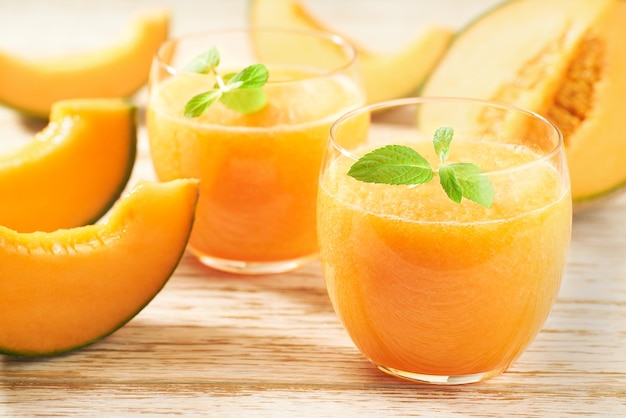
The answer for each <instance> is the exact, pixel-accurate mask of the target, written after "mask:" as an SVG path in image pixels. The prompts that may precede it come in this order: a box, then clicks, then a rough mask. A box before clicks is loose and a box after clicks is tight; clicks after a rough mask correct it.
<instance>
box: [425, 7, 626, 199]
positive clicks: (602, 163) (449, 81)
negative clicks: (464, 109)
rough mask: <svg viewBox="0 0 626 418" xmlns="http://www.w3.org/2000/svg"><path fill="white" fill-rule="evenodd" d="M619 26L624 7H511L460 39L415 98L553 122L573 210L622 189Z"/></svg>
mask: <svg viewBox="0 0 626 418" xmlns="http://www.w3.org/2000/svg"><path fill="white" fill-rule="evenodd" d="M624 22H626V1H623V0H550V1H549V2H546V1H542V0H510V1H508V2H505V3H504V4H502V5H500V6H499V7H497V8H495V9H493V10H491V11H490V12H487V13H485V14H484V15H482V16H481V17H480V18H478V19H477V20H475V21H474V22H473V23H471V24H470V25H469V26H467V27H466V28H465V29H463V30H462V31H461V32H460V33H459V34H458V36H457V38H456V39H455V41H454V42H453V43H452V45H451V46H450V48H449V50H448V51H447V53H446V54H445V56H444V58H443V59H442V60H441V62H440V64H439V65H438V66H437V67H436V69H435V70H434V71H433V73H432V74H431V75H430V77H429V79H428V81H427V82H426V83H425V85H424V87H423V89H422V90H421V95H423V96H466V97H476V98H482V99H489V100H496V101H504V102H509V103H514V104H516V105H519V106H522V107H525V108H528V109H530V110H533V111H535V112H538V113H540V114H543V115H544V116H547V117H548V118H550V119H552V120H553V121H554V122H555V123H556V124H557V126H558V127H559V128H560V129H561V131H562V132H563V136H564V141H565V147H566V154H567V160H568V165H569V171H570V176H571V181H572V195H573V199H574V202H575V203H576V204H577V205H579V204H580V203H582V202H584V201H589V200H592V199H595V198H597V197H599V196H602V195H606V194H607V193H609V192H610V191H613V190H615V189H618V188H620V187H622V186H623V185H624V184H625V183H626V164H624V162H623V161H624V159H625V158H626V140H625V134H626V128H624V120H623V119H624V118H623V116H622V112H621V108H622V101H623V98H624V97H625V96H626V77H624V74H626V54H625V53H624V48H623V42H624V39H626V25H624ZM483 116H484V115H483ZM478 122H479V121H478V118H477V123H478ZM495 122H496V121H493V120H490V119H489V118H488V117H482V120H481V121H480V123H485V124H493V123H495Z"/></svg>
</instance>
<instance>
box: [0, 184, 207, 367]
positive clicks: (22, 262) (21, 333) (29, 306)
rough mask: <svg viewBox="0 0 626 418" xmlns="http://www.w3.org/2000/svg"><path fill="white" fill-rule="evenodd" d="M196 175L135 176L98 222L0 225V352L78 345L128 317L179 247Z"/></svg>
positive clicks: (39, 352)
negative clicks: (31, 227) (138, 179)
mask: <svg viewBox="0 0 626 418" xmlns="http://www.w3.org/2000/svg"><path fill="white" fill-rule="evenodd" d="M197 196H198V182H197V181H196V180H192V179H180V180H173V181H170V182H164V183H157V182H142V183H139V184H138V185H137V186H136V187H135V188H134V189H133V190H132V191H131V192H130V193H129V194H128V195H126V196H124V197H123V198H122V199H120V200H119V201H118V204H117V205H116V206H115V207H114V209H113V210H112V212H111V215H110V217H109V218H108V220H107V222H106V223H105V224H100V225H87V226H83V227H79V228H72V229H63V230H57V231H54V232H50V233H45V232H34V233H18V232H15V231H14V230H12V229H9V228H5V227H1V226H0V330H2V332H0V352H2V353H5V354H14V355H21V356H43V355H53V354H58V353H64V352H68V351H71V350H75V349H78V348H80V347H84V346H86V345H88V344H91V343H93V342H95V341H98V340H100V339H102V338H104V337H105V336H107V335H109V334H111V333H112V332H114V331H115V330H117V329H119V328H120V327H121V326H123V325H124V324H126V323H127V322H128V321H130V320H131V319H132V318H133V317H134V316H135V315H136V314H137V313H139V312H140V311H141V310H142V309H143V308H144V307H145V306H146V305H147V304H148V303H149V302H150V301H151V300H152V298H153V297H154V296H155V295H156V294H157V293H158V292H159V291H160V290H161V288H162V287H163V286H164V285H165V283H166V282H167V280H168V278H169V277H170V276H171V275H172V273H173V272H174V270H175V268H176V266H177V265H178V263H179V261H180V258H181V256H182V255H183V253H184V251H185V248H186V244H187V240H188V239H189V233H190V231H191V227H192V223H193V217H194V212H195V207H196V202H197Z"/></svg>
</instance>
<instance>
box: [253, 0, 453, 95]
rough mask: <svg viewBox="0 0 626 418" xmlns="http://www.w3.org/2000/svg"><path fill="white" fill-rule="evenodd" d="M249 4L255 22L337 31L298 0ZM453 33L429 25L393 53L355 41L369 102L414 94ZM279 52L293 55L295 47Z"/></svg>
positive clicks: (261, 0)
mask: <svg viewBox="0 0 626 418" xmlns="http://www.w3.org/2000/svg"><path fill="white" fill-rule="evenodd" d="M249 4H250V10H249V21H250V23H251V24H252V25H257V26H270V27H271V26H277V27H291V28H298V29H309V30H317V31H327V32H328V31H330V32H335V33H336V32H337V31H336V30H333V29H330V28H327V27H326V25H325V24H324V23H322V22H321V21H319V20H318V19H316V18H315V17H314V16H313V15H312V13H311V12H310V11H309V10H307V9H306V8H305V7H304V5H303V4H302V3H301V2H299V1H298V0H250V3H249ZM453 34H454V30H452V29H450V28H448V27H445V26H430V27H425V28H423V29H422V32H421V33H419V34H418V35H417V36H416V37H415V39H414V40H413V41H412V42H410V43H409V44H408V45H407V46H406V47H405V48H404V49H403V50H402V51H400V52H397V53H390V54H379V53H375V52H371V51H370V50H368V49H367V48H365V47H363V46H361V45H358V44H356V43H355V42H354V41H351V43H353V44H354V45H355V47H356V48H357V50H358V52H359V61H360V64H361V71H362V73H363V80H364V84H365V91H366V95H367V101H368V102H369V103H374V102H378V101H382V100H387V99H393V98H398V97H403V96H407V95H410V94H411V93H414V92H415V91H416V89H417V88H418V86H419V85H420V84H421V83H422V82H423V81H424V79H425V77H426V76H427V74H429V73H430V71H431V70H432V68H433V67H434V66H435V64H436V63H437V61H438V60H439V59H440V57H441V56H442V54H443V53H444V51H445V50H446V48H447V46H448V44H449V43H450V41H451V39H452V36H453ZM344 37H345V35H344ZM276 52H277V53H282V54H290V53H293V50H290V49H283V50H281V51H276ZM310 53H311V54H314V53H315V51H313V50H311V51H310Z"/></svg>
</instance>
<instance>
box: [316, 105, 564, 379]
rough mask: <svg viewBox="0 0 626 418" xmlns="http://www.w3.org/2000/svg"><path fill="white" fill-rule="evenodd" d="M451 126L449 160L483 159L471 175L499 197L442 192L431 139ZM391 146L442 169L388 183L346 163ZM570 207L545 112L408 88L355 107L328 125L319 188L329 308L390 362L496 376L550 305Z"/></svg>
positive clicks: (380, 361)
mask: <svg viewBox="0 0 626 418" xmlns="http://www.w3.org/2000/svg"><path fill="white" fill-rule="evenodd" d="M381 112H382V114H381ZM370 118H371V119H373V120H375V121H376V123H374V124H372V125H371V128H370V129H369V131H368V132H367V133H365V134H363V135H361V136H360V137H355V135H354V133H353V132H352V126H351V125H353V124H355V123H356V124H360V123H362V122H361V121H359V119H370ZM441 127H449V128H452V130H453V132H454V136H453V139H452V141H451V142H450V143H449V152H448V153H447V155H446V164H448V167H450V166H451V165H452V166H453V165H454V164H457V163H473V164H474V165H476V166H477V167H479V168H480V169H481V173H480V174H477V176H478V177H472V179H473V180H476V179H478V178H480V179H481V181H483V180H485V181H488V183H489V184H490V185H491V190H492V192H493V194H492V196H491V197H492V199H491V200H490V201H489V202H482V203H481V204H479V203H476V201H474V200H472V199H469V198H466V197H465V195H463V197H462V198H461V199H460V203H457V201H453V200H451V198H450V197H449V196H448V194H447V192H446V191H444V188H443V187H442V182H441V177H442V174H441V173H442V171H441V170H439V169H438V167H440V166H441V164H442V163H441V161H442V160H440V158H439V154H438V153H437V152H436V147H435V144H434V140H433V138H434V133H435V132H436V131H437V130H438V129H439V128H441ZM387 145H394V146H395V145H402V146H406V147H409V148H411V149H413V150H417V151H418V152H419V154H420V155H421V156H422V157H423V158H424V159H425V160H426V161H428V162H429V163H430V166H431V167H432V171H433V173H432V180H430V181H428V182H425V183H422V184H419V185H415V184H386V183H384V182H370V181H364V180H362V179H358V178H355V177H354V176H353V175H348V173H349V172H350V173H352V171H351V168H352V167H353V166H354V165H355V163H356V162H357V161H358V160H359V159H360V158H361V157H363V156H364V155H366V154H367V153H369V152H370V151H372V150H376V149H380V148H381V147H384V146H387ZM394 149H395V148H394ZM370 155H373V154H370ZM379 160H380V161H382V165H384V166H385V167H386V169H387V170H388V172H385V173H380V172H379V173H378V174H379V175H381V176H382V178H385V176H387V177H396V178H398V179H399V178H400V177H402V176H404V175H406V173H401V172H400V171H397V168H398V167H397V166H404V165H406V164H405V163H406V162H403V161H399V162H398V161H395V160H394V162H391V161H387V160H384V159H382V157H381V158H379ZM376 163H377V162H376V161H374V165H375V164H376ZM394 165H396V167H394ZM456 167H460V166H456ZM370 168H371V167H365V168H364V169H365V170H366V171H367V170H368V169H370ZM394 170H396V171H394ZM426 171H428V170H426ZM390 173H391V174H390ZM458 174H459V178H462V175H463V173H462V172H461V171H459V172H458ZM400 180H401V179H400ZM448 180H449V178H448V177H447V180H446V181H448ZM466 180H467V179H466ZM469 183H471V184H469ZM468 184H469V185H468ZM476 184H477V183H472V182H471V181H467V182H466V184H465V185H464V187H468V188H471V187H473V186H472V185H474V186H475V185H476ZM470 192H471V191H470ZM487 200H489V199H487ZM571 211H572V209H571V195H570V183H569V178H568V172H567V167H566V161H565V156H564V149H563V144H562V138H561V134H560V132H559V130H558V129H557V128H556V127H555V126H554V125H553V124H552V123H551V122H550V121H548V120H546V119H544V118H543V117H541V116H539V115H537V114H534V113H531V112H528V111H525V110H523V109H519V108H515V107H512V106H507V105H504V104H497V103H491V102H484V101H477V100H471V99H457V98H412V99H401V100H396V101H391V102H386V103H379V104H374V105H370V106H367V107H363V108H361V109H359V110H356V111H353V112H350V113H348V114H346V115H344V116H342V117H341V118H340V119H339V120H338V121H337V122H336V123H335V124H334V125H333V127H332V128H331V133H330V142H329V145H328V150H327V153H326V156H325V161H324V164H323V169H322V174H321V177H320V192H319V195H318V234H319V245H320V256H321V261H322V268H323V273H324V277H325V282H326V285H327V290H328V293H329V295H330V299H331V301H332V304H333V307H334V309H335V311H336V313H337V314H338V316H339V318H340V319H341V321H342V323H343V325H344V327H345V329H346V330H347V332H348V334H349V335H350V337H351V339H352V340H353V341H354V343H355V345H356V346H357V347H358V348H359V350H360V351H361V352H362V353H363V354H364V355H365V356H366V357H367V358H368V359H369V360H370V361H371V362H372V363H373V364H375V365H376V366H377V367H378V368H379V369H381V370H383V371H385V372H387V373H389V374H392V375H395V376H399V377H403V378H406V379H410V380H413V381H419V382H427V383H433V384H463V383H473V382H479V381H482V380H485V379H488V378H490V377H493V376H496V375H498V374H500V373H502V372H504V371H505V370H506V369H507V368H508V367H509V366H510V365H511V363H512V362H513V361H514V360H515V359H516V358H517V357H518V356H520V355H521V354H522V353H523V352H524V350H525V349H526V348H527V347H528V346H529V345H530V344H531V342H532V341H533V340H534V338H535V337H536V335H537V334H538V332H539V331H540V329H541V328H542V326H543V324H544V322H545V321H546V318H547V317H548V314H549V312H550V310H551V308H552V306H553V303H554V301H555V298H556V296H557V293H558V291H559V287H560V283H561V277H562V274H563V270H564V267H565V263H566V255H567V252H568V247H569V242H570V233H571V222H572V215H571Z"/></svg>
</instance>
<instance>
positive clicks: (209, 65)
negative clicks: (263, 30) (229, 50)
mask: <svg viewBox="0 0 626 418" xmlns="http://www.w3.org/2000/svg"><path fill="white" fill-rule="evenodd" d="M219 63H220V55H219V52H218V51H217V48H215V47H211V48H210V49H209V50H208V51H206V52H204V53H202V54H200V55H198V56H197V57H196V58H194V60H193V61H192V62H190V63H189V64H188V65H187V66H185V67H184V68H185V70H187V71H193V72H197V73H203V74H206V73H209V72H211V73H213V74H215V78H216V82H215V85H214V88H213V90H210V91H207V92H204V93H200V94H198V95H196V96H194V97H192V98H191V99H190V100H189V101H188V102H187V103H186V104H185V116H187V117H190V118H195V117H198V116H200V115H201V114H203V113H204V112H206V111H207V109H208V108H209V107H211V105H212V104H213V103H215V102H216V101H218V100H220V101H221V102H222V103H223V104H224V105H225V106H227V107H229V108H230V109H232V110H234V111H236V112H239V113H243V114H248V113H254V112H258V111H259V110H261V109H263V107H265V105H266V104H267V97H266V96H265V92H264V91H263V90H262V89H261V87H263V86H264V85H265V83H267V80H268V79H269V71H268V70H267V67H265V65H263V64H254V65H249V66H248V67H246V68H244V69H243V70H241V71H240V72H238V73H229V74H226V75H225V76H223V77H222V76H220V75H219V74H218V73H217V71H216V68H217V66H218V65H219Z"/></svg>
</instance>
